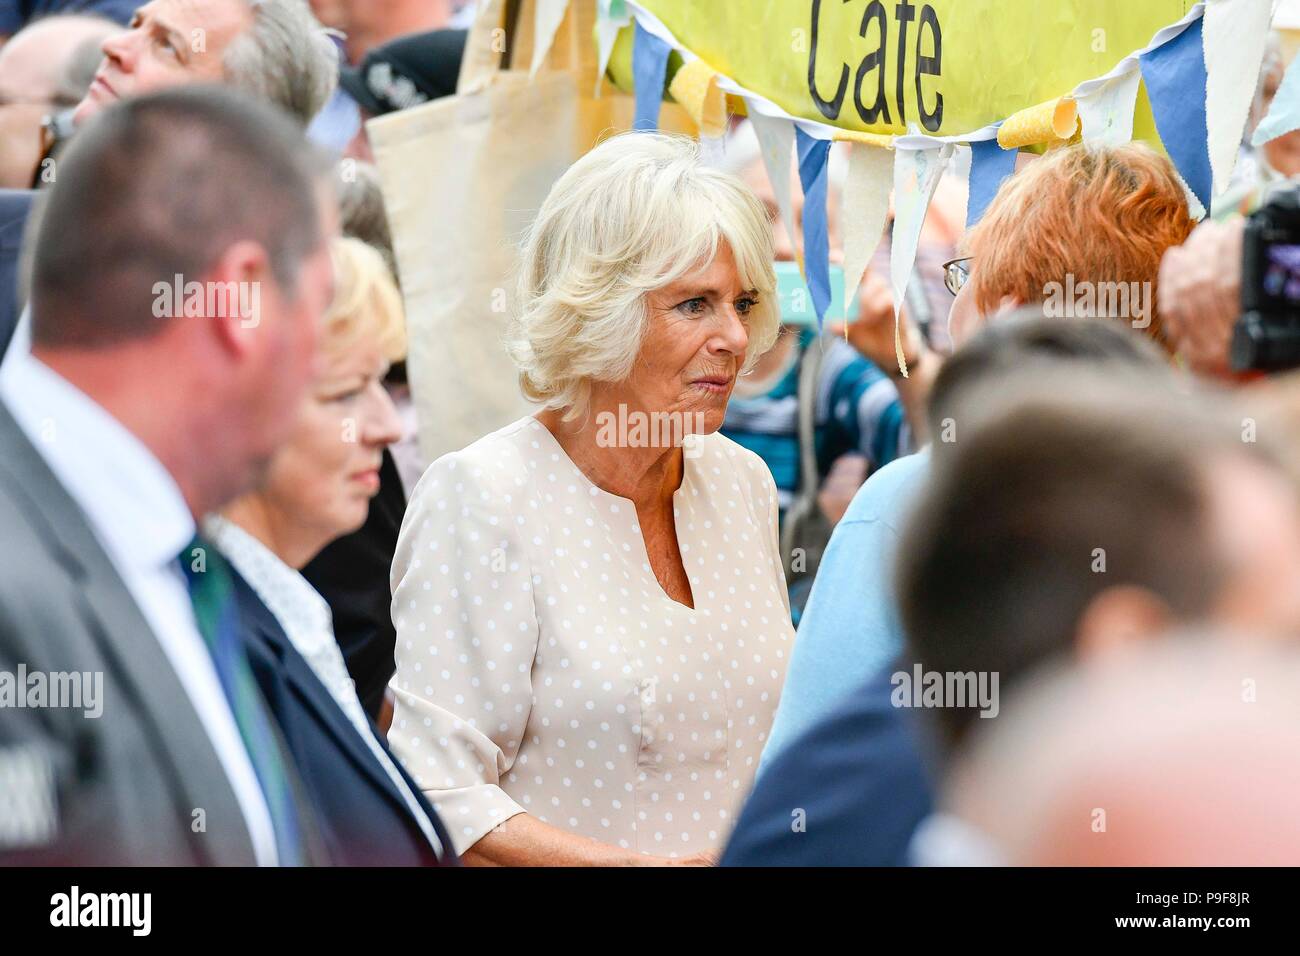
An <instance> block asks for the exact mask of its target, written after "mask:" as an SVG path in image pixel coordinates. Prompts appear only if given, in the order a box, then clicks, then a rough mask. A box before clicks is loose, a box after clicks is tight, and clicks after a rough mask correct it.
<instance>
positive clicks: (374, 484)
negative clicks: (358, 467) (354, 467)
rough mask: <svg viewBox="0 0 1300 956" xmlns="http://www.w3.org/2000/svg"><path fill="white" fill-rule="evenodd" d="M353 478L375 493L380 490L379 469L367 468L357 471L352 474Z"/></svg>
mask: <svg viewBox="0 0 1300 956" xmlns="http://www.w3.org/2000/svg"><path fill="white" fill-rule="evenodd" d="M352 480H353V481H355V482H357V483H358V484H360V485H362V486H363V487H364V488H366V489H367V490H369V491H370V492H371V493H372V494H373V493H374V492H376V491H378V490H379V469H378V468H367V469H366V470H365V471H358V472H355V473H353V475H352Z"/></svg>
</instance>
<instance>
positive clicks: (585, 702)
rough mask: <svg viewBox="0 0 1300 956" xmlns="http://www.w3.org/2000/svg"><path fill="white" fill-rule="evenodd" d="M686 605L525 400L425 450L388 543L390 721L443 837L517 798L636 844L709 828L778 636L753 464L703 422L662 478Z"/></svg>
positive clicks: (771, 514)
mask: <svg viewBox="0 0 1300 956" xmlns="http://www.w3.org/2000/svg"><path fill="white" fill-rule="evenodd" d="M675 512H676V519H677V536H678V543H679V546H680V548H681V553H682V560H683V562H684V563H685V566H686V571H687V574H688V575H689V577H690V582H691V590H692V594H693V598H694V601H695V609H694V610H692V609H691V608H688V607H686V606H685V605H682V604H678V603H677V602H675V601H673V600H672V599H671V598H669V597H668V596H667V595H666V594H665V593H664V591H663V589H662V588H661V587H660V585H659V582H658V581H657V580H656V578H655V576H654V573H653V572H652V571H651V568H650V564H649V562H648V560H647V558H646V551H645V546H644V544H643V542H642V539H641V534H640V528H639V527H638V525H637V516H636V510H635V508H633V506H632V503H631V502H630V501H628V500H627V499H625V498H619V497H617V496H615V495H612V494H609V493H608V492H605V491H602V490H601V489H599V488H597V487H596V486H595V485H593V484H592V483H591V482H590V481H589V480H588V479H587V478H586V476H584V475H583V473H582V472H581V471H579V470H578V468H577V467H576V466H575V465H574V464H573V462H572V460H570V458H569V457H568V456H567V455H566V454H565V452H564V451H563V449H561V447H560V445H559V444H558V443H557V442H556V441H555V439H554V438H553V437H552V435H551V433H550V432H549V431H548V430H547V429H546V428H545V426H543V425H542V424H541V423H539V422H538V421H537V420H536V419H534V418H524V419H521V420H520V421H517V422H515V423H514V424H512V425H509V426H507V427H506V428H503V429H501V430H500V431H498V432H495V433H493V434H491V435H488V436H487V437H486V438H483V439H481V440H479V441H477V442H475V443H474V444H473V445H470V446H469V447H468V448H466V449H464V450H462V451H459V452H455V453H453V454H450V455H446V456H444V457H442V458H440V459H439V460H438V461H436V462H434V464H433V465H432V466H430V468H429V470H428V471H427V472H425V474H424V477H423V478H422V479H421V480H420V482H419V484H418V485H417V486H416V488H415V491H414V493H413V494H412V496H411V502H410V506H409V507H408V509H407V512H406V518H405V520H404V522H403V524H402V532H401V537H400V539H399V541H398V546H397V554H396V557H395V559H394V562H393V620H394V623H395V624H396V626H397V673H396V675H395V676H394V678H393V682H392V688H393V691H394V693H395V695H396V698H397V706H396V713H395V716H394V720H393V726H392V730H391V731H390V736H389V740H390V742H391V744H392V746H393V748H394V749H395V750H396V752H397V753H398V754H399V755H400V756H401V758H402V760H403V761H404V762H405V764H406V766H407V768H408V769H409V770H410V772H411V773H412V775H413V776H414V777H415V779H416V781H417V782H418V783H419V785H420V787H421V789H423V790H424V791H425V793H426V794H427V795H428V797H429V798H430V799H431V800H432V801H433V803H434V804H435V806H436V807H437V810H438V812H439V814H440V815H441V816H442V819H443V821H444V822H445V823H446V825H447V829H448V831H449V832H450V833H451V836H452V839H453V840H454V841H455V843H456V849H457V850H458V851H460V852H463V851H464V850H465V849H466V848H468V847H470V846H472V845H473V844H474V843H475V842H476V841H478V840H479V839H480V838H481V837H483V836H484V835H485V834H486V833H487V832H488V831H490V830H492V829H493V828H494V827H496V826H498V825H500V824H502V823H503V822H504V821H505V820H506V819H507V818H509V817H511V816H513V815H514V814H517V813H521V812H523V813H530V814H533V815H534V816H535V817H537V818H538V819H540V820H543V821H545V822H547V823H550V824H551V825H553V826H557V827H561V828H564V829H567V830H570V831H572V832H574V833H578V834H582V835H585V836H588V837H591V838H593V839H597V840H601V841H602V842H605V843H609V844H612V845H615V846H619V847H624V848H629V849H634V850H638V851H641V852H644V853H649V854H654V855H657V856H669V857H671V856H686V855H690V854H693V853H697V852H700V851H702V850H707V849H711V848H716V847H720V846H721V845H722V843H723V841H724V840H725V839H726V837H727V834H728V832H729V831H730V828H731V825H732V822H733V814H734V813H735V811H736V810H737V808H738V804H739V802H740V801H741V800H742V799H743V798H744V797H745V795H746V793H747V791H748V790H749V787H750V784H751V782H752V780H753V775H754V770H755V768H756V767H757V765H758V757H759V753H760V752H761V750H762V747H763V742H764V741H765V740H766V739H767V732H768V728H769V727H770V725H771V722H772V716H773V714H774V713H775V711H776V705H777V699H778V696H779V694H780V691H781V683H782V680H783V679H784V677H785V668H786V662H787V661H788V659H789V649H790V646H791V642H792V641H793V639H794V632H793V629H792V627H791V625H790V612H789V607H788V599H787V596H786V588H785V581H784V577H783V574H782V570H781V562H780V559H779V555H778V552H777V504H776V487H775V485H774V484H773V482H772V477H771V474H770V472H769V471H768V470H767V467H766V465H764V464H763V462H762V460H761V459H759V458H758V457H757V456H756V455H754V454H753V453H752V452H750V451H747V450H746V449H743V448H741V447H740V446H739V445H737V444H736V443H735V442H733V441H731V440H730V439H727V438H724V437H723V436H721V435H709V436H705V437H703V438H701V439H700V440H698V441H697V443H696V444H695V446H694V447H693V448H692V449H690V450H689V451H688V453H687V460H686V467H685V476H684V477H683V480H682V485H681V488H680V489H678V491H677V493H676V497H675Z"/></svg>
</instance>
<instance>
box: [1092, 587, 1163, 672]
mask: <svg viewBox="0 0 1300 956" xmlns="http://www.w3.org/2000/svg"><path fill="white" fill-rule="evenodd" d="M1173 623H1174V616H1173V613H1172V612H1171V611H1170V609H1169V605H1167V604H1165V602H1164V601H1163V600H1161V599H1160V598H1159V597H1157V596H1156V595H1155V594H1153V593H1152V592H1150V591H1148V590H1147V589H1146V588H1141V587H1136V586H1134V585H1128V584H1123V585H1116V586H1115V587H1109V588H1106V589H1105V590H1103V591H1102V592H1101V593H1100V594H1098V595H1097V596H1096V597H1094V598H1093V599H1092V600H1091V601H1089V602H1088V606H1087V607H1085V608H1084V610H1083V614H1081V615H1080V616H1079V623H1078V625H1076V627H1075V631H1074V652H1075V655H1076V656H1077V657H1078V658H1079V659H1080V660H1084V661H1087V660H1090V659H1092V658H1094V657H1096V656H1099V655H1109V654H1111V653H1113V652H1115V651H1117V650H1121V649H1123V648H1125V647H1130V646H1132V645H1134V644H1136V643H1138V642H1145V641H1149V640H1153V639H1155V638H1157V637H1159V636H1160V635H1161V634H1162V633H1164V632H1165V631H1166V630H1168V629H1169V628H1170V627H1171V626H1172V625H1173Z"/></svg>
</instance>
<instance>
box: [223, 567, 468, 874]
mask: <svg viewBox="0 0 1300 956" xmlns="http://www.w3.org/2000/svg"><path fill="white" fill-rule="evenodd" d="M235 594H236V597H237V600H238V603H239V612H240V618H241V621H242V631H243V638H244V643H245V646H246V647H247V649H248V656H249V662H250V663H251V664H252V667H253V674H254V675H255V676H256V678H257V682H258V685H259V686H260V687H261V689H262V694H263V696H264V697H265V698H266V701H267V705H268V706H269V707H270V709H271V713H272V714H273V715H274V717H275V719H276V723H277V724H278V726H279V727H280V730H281V732H282V733H283V735H284V741H285V744H286V746H287V747H288V748H289V751H290V753H291V754H292V755H293V759H294V765H295V766H296V767H297V769H298V772H299V774H300V775H301V777H302V782H303V789H304V792H305V794H306V796H307V798H308V799H309V800H310V801H311V802H312V805H313V806H314V807H315V808H316V811H317V817H318V820H319V822H320V829H321V836H322V838H323V840H324V842H325V845H326V849H327V852H328V854H329V859H330V861H331V862H332V863H335V864H339V865H343V866H436V865H448V864H451V865H454V864H455V863H456V853H455V851H454V850H453V849H452V842H451V839H450V838H449V837H448V836H447V833H446V831H445V830H444V829H443V827H442V823H441V821H439V819H438V815H437V814H436V813H435V812H434V810H433V808H432V807H430V806H429V804H428V802H427V801H426V800H425V799H424V795H423V794H422V793H421V792H420V788H419V786H418V785H417V784H416V783H415V781H414V780H412V779H411V777H410V775H409V774H407V773H406V770H405V769H404V768H403V767H402V764H401V761H400V760H398V759H397V758H396V757H394V756H393V755H392V752H391V751H390V750H389V749H388V745H387V744H386V743H384V740H383V737H382V736H381V735H380V734H379V733H378V732H377V731H376V729H375V727H374V726H373V724H372V725H371V726H370V728H369V733H370V736H371V738H372V740H370V741H367V740H365V739H363V738H362V736H361V734H360V732H359V731H358V728H357V726H356V725H355V724H353V723H352V721H350V720H349V719H348V715H347V714H345V713H344V712H343V710H342V708H341V707H340V706H339V703H338V702H337V701H336V700H335V699H334V697H333V696H332V695H331V694H330V692H329V690H328V689H327V688H326V687H325V685H324V684H323V683H321V681H320V679H319V678H318V677H317V676H316V673H315V672H314V671H313V670H312V668H311V665H310V664H309V663H308V662H307V660H306V659H305V658H304V657H303V656H302V654H300V653H299V652H298V650H297V648H295V647H294V644H293V642H292V641H291V640H290V639H289V636H288V635H287V634H285V632H284V628H282V627H281V626H280V623H279V622H278V621H277V620H276V618H275V615H274V614H272V613H271V611H270V610H269V609H268V608H267V607H266V605H265V604H263V603H262V601H261V600H260V599H259V598H258V596H257V594H256V593H255V592H254V590H253V588H252V587H250V586H249V585H248V583H247V582H246V581H244V580H243V579H242V578H239V577H238V576H236V580H235ZM376 749H379V750H380V751H381V752H382V753H383V754H384V755H385V757H386V761H385V762H386V763H387V767H386V766H385V765H384V763H381V762H380V759H381V758H379V757H378V756H377V754H376V753H375V750H376ZM394 773H395V774H397V775H398V777H399V779H397V780H394V779H393V776H392V774H394Z"/></svg>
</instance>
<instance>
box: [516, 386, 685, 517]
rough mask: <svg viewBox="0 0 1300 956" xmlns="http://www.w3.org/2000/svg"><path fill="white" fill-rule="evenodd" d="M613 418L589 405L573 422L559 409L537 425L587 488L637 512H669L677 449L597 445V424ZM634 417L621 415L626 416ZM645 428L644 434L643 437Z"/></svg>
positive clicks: (678, 468)
mask: <svg viewBox="0 0 1300 956" xmlns="http://www.w3.org/2000/svg"><path fill="white" fill-rule="evenodd" d="M602 413H604V414H608V415H612V416H614V420H615V421H617V420H618V413H617V412H616V411H611V410H608V409H602V408H598V407H595V406H593V407H592V408H591V411H590V413H589V414H588V415H586V416H584V417H583V418H582V419H580V420H579V421H576V422H566V421H564V420H563V418H564V413H563V411H561V410H558V409H545V410H544V411H541V412H539V413H538V414H537V420H538V421H539V422H541V423H542V425H544V426H545V427H546V430H547V431H549V432H550V433H551V435H553V436H554V438H555V440H556V441H557V442H558V443H559V445H560V447H561V448H563V449H564V451H565V454H567V455H568V456H569V458H571V459H572V460H573V463H574V464H575V465H577V466H578V470H579V471H581V472H582V473H583V474H584V475H586V476H587V478H588V479H590V480H591V482H592V484H594V485H596V486H597V487H598V488H602V489H603V490H605V491H607V492H609V493H610V494H612V495H617V496H618V497H620V498H626V499H628V500H629V501H631V502H632V503H633V504H634V505H635V506H636V509H637V511H638V512H640V511H642V510H645V509H657V508H664V507H666V508H669V509H671V507H672V500H673V494H674V493H675V492H676V491H677V489H678V488H679V487H681V483H682V474H683V470H684V467H685V466H684V462H683V456H682V449H681V448H680V447H671V448H663V447H634V446H629V445H627V444H625V443H623V444H620V443H615V444H609V443H608V442H605V441H601V440H599V439H600V436H601V434H602V430H601V428H600V422H602V421H604V420H605V418H604V415H603V414H602ZM631 414H637V413H635V412H625V415H631ZM649 431H651V430H650V429H646V432H647V433H648V432H649Z"/></svg>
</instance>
